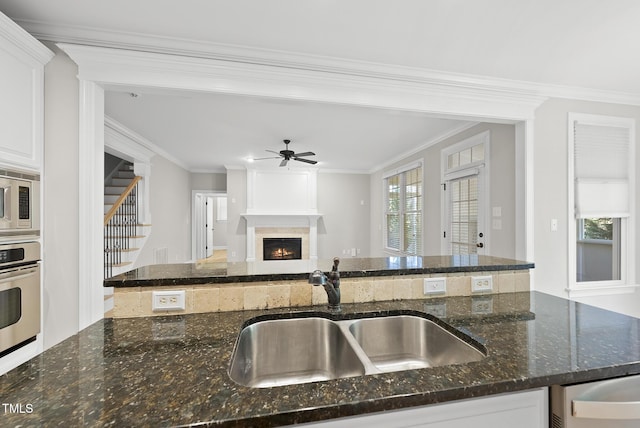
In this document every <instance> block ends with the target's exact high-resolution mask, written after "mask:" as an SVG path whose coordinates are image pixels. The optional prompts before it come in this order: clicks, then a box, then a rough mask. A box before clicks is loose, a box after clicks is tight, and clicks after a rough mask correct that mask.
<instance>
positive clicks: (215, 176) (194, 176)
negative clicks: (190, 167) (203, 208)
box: [191, 172, 227, 192]
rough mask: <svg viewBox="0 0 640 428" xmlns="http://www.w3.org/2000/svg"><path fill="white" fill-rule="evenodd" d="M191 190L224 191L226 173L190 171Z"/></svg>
mask: <svg viewBox="0 0 640 428" xmlns="http://www.w3.org/2000/svg"><path fill="white" fill-rule="evenodd" d="M191 189H192V190H213V191H216V192H224V191H226V190H227V174H226V173H224V172H219V173H218V172H214V173H195V172H193V173H191Z"/></svg>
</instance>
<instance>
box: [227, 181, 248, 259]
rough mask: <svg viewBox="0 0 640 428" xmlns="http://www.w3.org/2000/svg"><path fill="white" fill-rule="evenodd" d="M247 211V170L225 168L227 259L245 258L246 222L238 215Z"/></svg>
mask: <svg viewBox="0 0 640 428" xmlns="http://www.w3.org/2000/svg"><path fill="white" fill-rule="evenodd" d="M246 212H247V170H246V169H229V170H227V261H229V262H243V261H245V260H246V258H247V223H246V221H245V219H244V218H242V217H241V216H240V214H242V213H246Z"/></svg>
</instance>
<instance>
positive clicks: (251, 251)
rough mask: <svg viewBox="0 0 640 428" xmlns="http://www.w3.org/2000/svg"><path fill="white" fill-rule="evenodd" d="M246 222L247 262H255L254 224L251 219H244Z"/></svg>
mask: <svg viewBox="0 0 640 428" xmlns="http://www.w3.org/2000/svg"><path fill="white" fill-rule="evenodd" d="M245 219H246V220H247V261H248V262H255V261H256V222H255V219H254V218H253V217H250V216H247V217H245Z"/></svg>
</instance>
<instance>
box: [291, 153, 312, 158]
mask: <svg viewBox="0 0 640 428" xmlns="http://www.w3.org/2000/svg"><path fill="white" fill-rule="evenodd" d="M315 155H316V154H315V153H313V152H304V153H296V155H295V156H296V157H297V158H299V157H301V156H315Z"/></svg>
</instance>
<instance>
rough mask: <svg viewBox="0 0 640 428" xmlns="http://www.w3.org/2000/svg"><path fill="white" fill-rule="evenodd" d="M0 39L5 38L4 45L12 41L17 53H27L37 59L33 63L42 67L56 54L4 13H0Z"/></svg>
mask: <svg viewBox="0 0 640 428" xmlns="http://www.w3.org/2000/svg"><path fill="white" fill-rule="evenodd" d="M0 39H2V40H3V42H2V43H3V47H5V46H6V43H7V42H8V43H10V44H11V45H12V47H13V48H14V49H12V51H13V53H14V54H15V55H18V56H19V57H21V58H22V57H25V54H26V56H27V57H28V58H30V59H31V60H32V61H35V64H33V65H38V66H40V67H42V66H44V65H45V64H46V63H48V62H49V61H50V60H51V58H53V57H54V55H55V54H54V53H53V52H51V50H49V49H48V48H47V47H46V46H44V45H43V44H42V43H40V42H39V41H38V40H36V38H34V36H33V35H32V34H30V33H29V32H28V31H25V30H24V29H23V28H22V27H21V26H20V25H18V24H16V23H15V22H14V21H12V20H11V19H9V18H8V17H7V16H6V15H4V14H2V13H0Z"/></svg>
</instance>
